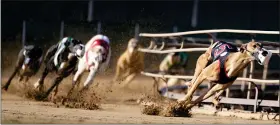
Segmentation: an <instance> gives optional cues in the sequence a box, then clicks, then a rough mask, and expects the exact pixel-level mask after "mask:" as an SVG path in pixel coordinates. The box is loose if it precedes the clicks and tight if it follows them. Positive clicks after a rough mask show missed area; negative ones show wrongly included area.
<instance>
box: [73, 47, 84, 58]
mask: <svg viewBox="0 0 280 125" xmlns="http://www.w3.org/2000/svg"><path fill="white" fill-rule="evenodd" d="M73 53H74V55H75V56H76V57H78V58H82V57H83V56H84V53H85V46H84V45H83V44H76V45H75V46H74V47H73Z"/></svg>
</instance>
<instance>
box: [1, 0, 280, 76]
mask: <svg viewBox="0 0 280 125" xmlns="http://www.w3.org/2000/svg"><path fill="white" fill-rule="evenodd" d="M279 6H280V5H279V0H271V1H269V0H263V1H260V0H258V1H247V0H246V1H230V0H223V1H221V0H219V1H206V0H200V1H199V5H198V23H197V27H195V28H194V27H191V18H192V9H193V0H189V1H187V0H186V1H95V2H94V14H93V15H94V16H93V19H94V20H93V21H92V22H87V13H88V1H7V0H6V1H2V3H1V7H2V8H1V9H2V11H1V12H2V13H1V16H2V18H1V19H2V20H1V28H2V34H1V43H2V49H1V50H2V54H1V55H2V59H3V58H4V60H5V58H6V59H7V60H10V59H11V58H12V57H11V56H10V55H9V54H10V53H12V52H11V51H14V52H15V53H16V52H18V51H19V49H20V47H21V32H22V21H23V20H26V27H27V31H26V32H27V34H26V35H27V36H26V42H27V43H29V44H31V43H32V44H39V45H41V46H42V47H44V48H45V49H47V48H48V47H49V46H50V45H51V44H54V43H56V42H58V41H59V39H60V38H59V35H60V34H59V31H60V23H61V21H64V23H65V33H64V34H65V36H66V35H67V36H73V37H75V38H78V39H81V40H82V41H84V43H85V42H86V41H87V40H89V39H90V38H91V37H92V36H93V35H95V34H96V27H97V26H96V24H97V22H98V21H101V23H102V33H104V34H106V35H107V36H109V38H110V39H111V41H112V44H115V43H118V45H114V46H113V51H115V52H116V53H117V54H116V55H114V56H115V57H118V56H119V55H120V52H122V51H123V49H124V48H125V46H126V42H127V41H128V40H129V38H131V37H133V36H134V26H135V24H136V23H139V24H140V32H152V33H161V32H172V27H173V26H175V25H176V26H177V27H178V31H189V30H200V29H221V28H226V29H247V30H273V31H278V30H279ZM205 37H207V36H205ZM218 37H219V38H229V39H246V40H250V39H251V35H250V34H228V33H223V34H219V35H218ZM256 40H268V41H279V37H278V36H277V35H259V34H258V35H257V36H256ZM244 42H247V41H244ZM119 44H120V45H119ZM16 45H17V46H18V47H14V48H13V49H11V48H10V47H11V46H16ZM121 45H122V47H120V46H121ZM121 48H122V49H121ZM13 58H14V57H13ZM196 58H197V57H194V59H191V60H192V61H191V63H192V64H191V65H194V63H195V61H193V60H196ZM157 62H158V61H157ZM5 65H10V64H9V63H6V62H4V63H2V67H3V66H5ZM257 65H258V64H257ZM155 66H156V65H155ZM269 68H270V69H274V70H279V69H280V66H279V57H278V56H276V57H273V58H272V61H271V65H270V66H269ZM192 70H193V69H192ZM261 72H262V70H261ZM278 77H279V76H278Z"/></svg>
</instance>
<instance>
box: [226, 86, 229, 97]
mask: <svg viewBox="0 0 280 125" xmlns="http://www.w3.org/2000/svg"><path fill="white" fill-rule="evenodd" d="M226 97H227V98H228V97H229V88H227V89H226Z"/></svg>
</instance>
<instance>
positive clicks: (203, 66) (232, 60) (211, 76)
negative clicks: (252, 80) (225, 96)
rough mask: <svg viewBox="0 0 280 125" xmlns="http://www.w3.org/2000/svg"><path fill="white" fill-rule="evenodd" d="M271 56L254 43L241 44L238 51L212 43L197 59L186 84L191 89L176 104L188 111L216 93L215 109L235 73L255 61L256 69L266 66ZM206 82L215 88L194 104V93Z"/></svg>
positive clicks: (220, 43) (223, 43) (236, 75)
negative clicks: (192, 76) (183, 106)
mask: <svg viewBox="0 0 280 125" xmlns="http://www.w3.org/2000/svg"><path fill="white" fill-rule="evenodd" d="M271 55H272V53H271V52H270V51H268V50H266V49H265V48H263V46H262V44H261V43H259V42H255V41H254V40H252V41H250V42H249V43H247V44H243V45H242V46H241V47H240V50H238V48H237V47H236V46H234V45H232V44H230V43H227V42H224V41H215V42H214V43H212V45H211V46H210V47H209V49H208V50H207V51H206V52H205V53H204V54H202V55H201V56H200V57H199V58H198V60H197V64H196V69H195V74H194V78H193V79H192V80H191V82H190V84H191V88H190V89H189V91H188V93H187V94H186V96H185V97H184V98H182V99H180V100H178V101H179V103H184V104H185V106H186V108H187V109H189V108H192V107H193V106H195V105H196V104H198V103H200V102H202V101H203V100H205V99H207V98H209V97H210V96H212V95H213V94H215V93H216V92H218V93H217V95H216V97H215V98H214V100H213V103H214V105H218V103H219V102H218V98H219V96H220V95H221V94H222V93H223V91H224V90H225V89H226V88H228V87H229V86H230V85H232V83H233V82H234V81H235V80H236V78H237V77H238V75H239V73H241V72H242V71H243V69H244V68H245V67H246V66H248V64H249V63H250V62H251V61H254V60H257V62H258V63H259V64H260V65H264V64H266V63H268V61H269V59H270V58H271ZM206 79H207V80H209V81H211V82H215V83H216V85H213V86H212V87H211V88H210V89H209V90H208V91H207V92H205V93H204V94H202V95H201V96H200V97H199V98H197V99H196V100H194V101H191V100H192V96H193V93H194V91H195V90H196V89H197V87H198V86H199V85H200V84H201V83H202V82H203V81H204V80H206Z"/></svg>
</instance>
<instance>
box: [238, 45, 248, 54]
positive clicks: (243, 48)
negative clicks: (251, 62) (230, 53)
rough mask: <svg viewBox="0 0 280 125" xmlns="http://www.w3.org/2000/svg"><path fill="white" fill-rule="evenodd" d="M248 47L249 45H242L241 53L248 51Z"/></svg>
mask: <svg viewBox="0 0 280 125" xmlns="http://www.w3.org/2000/svg"><path fill="white" fill-rule="evenodd" d="M246 47H247V44H242V45H241V46H240V50H239V51H240V52H242V53H243V52H244V51H245V50H246Z"/></svg>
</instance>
